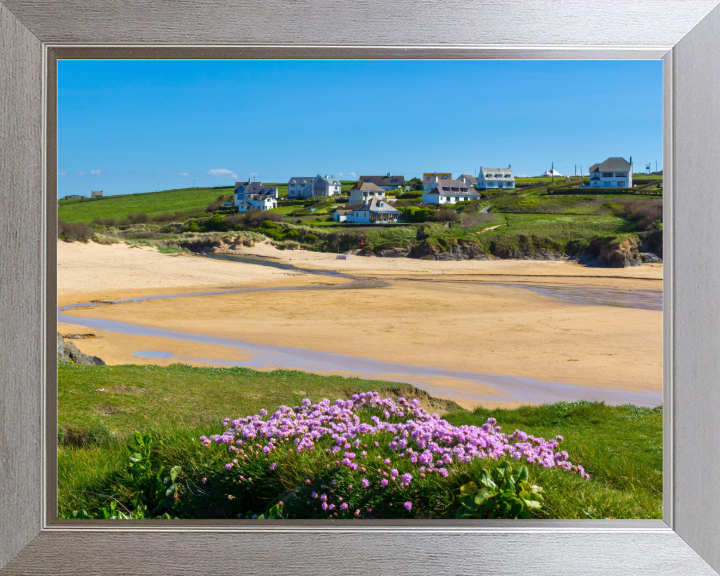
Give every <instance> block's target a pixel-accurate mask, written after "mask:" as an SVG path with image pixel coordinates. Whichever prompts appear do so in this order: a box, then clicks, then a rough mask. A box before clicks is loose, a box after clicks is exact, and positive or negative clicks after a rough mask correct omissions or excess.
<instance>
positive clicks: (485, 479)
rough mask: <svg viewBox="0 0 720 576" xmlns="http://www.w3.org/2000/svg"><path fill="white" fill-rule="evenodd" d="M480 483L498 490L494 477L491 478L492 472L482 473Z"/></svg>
mask: <svg viewBox="0 0 720 576" xmlns="http://www.w3.org/2000/svg"><path fill="white" fill-rule="evenodd" d="M480 482H481V483H482V484H483V485H485V486H487V487H488V488H497V484H495V482H494V481H493V479H492V477H491V476H490V472H488V471H487V470H483V471H482V472H480Z"/></svg>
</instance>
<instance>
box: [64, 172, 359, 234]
mask: <svg viewBox="0 0 720 576" xmlns="http://www.w3.org/2000/svg"><path fill="white" fill-rule="evenodd" d="M341 183H342V190H343V192H346V191H347V190H350V189H351V188H352V187H353V186H354V185H355V184H356V182H355V181H354V180H353V181H341ZM275 185H276V186H277V187H278V195H279V196H280V198H283V197H285V196H287V194H288V186H287V184H280V183H278V184H275ZM232 190H233V187H232V186H227V187H218V188H177V189H174V190H161V191H160V192H140V193H138V194H121V195H117V196H106V197H104V198H83V199H82V200H61V201H60V202H58V218H59V219H60V220H63V221H65V222H83V223H85V224H90V223H91V222H92V220H93V218H104V219H106V218H114V219H116V220H120V219H122V218H127V216H128V214H138V213H145V214H147V215H148V216H149V217H150V218H152V217H153V216H156V215H158V214H163V213H166V212H170V213H173V214H174V213H175V212H183V213H189V212H203V211H204V210H205V209H206V208H207V207H208V205H210V204H211V203H213V202H215V201H216V199H217V197H218V196H220V195H221V194H232Z"/></svg>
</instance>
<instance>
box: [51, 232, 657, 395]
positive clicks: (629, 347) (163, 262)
mask: <svg viewBox="0 0 720 576" xmlns="http://www.w3.org/2000/svg"><path fill="white" fill-rule="evenodd" d="M243 252H244V253H246V254H248V255H256V256H262V257H265V258H272V259H276V260H277V261H281V262H286V263H289V264H293V265H295V266H298V267H306V268H312V269H318V270H338V271H343V272H347V273H349V274H352V275H355V276H357V277H360V278H370V277H373V278H379V279H382V280H383V281H384V282H385V284H386V285H385V286H383V287H376V288H354V287H353V288H350V289H332V290H327V289H324V290H307V289H305V290H297V289H294V290H273V291H264V290H263V289H265V288H278V287H295V288H297V287H307V286H311V285H317V284H325V285H338V284H347V283H348V282H350V281H349V280H347V279H343V278H336V277H329V276H316V275H310V274H304V273H301V272H297V271H288V270H278V269H275V268H271V267H267V266H259V265H255V264H247V263H241V262H227V261H222V260H212V259H209V258H202V257H194V256H186V255H171V254H161V253H159V252H157V251H156V250H155V249H151V248H142V249H139V248H129V247H128V246H126V245H124V244H116V245H113V246H101V245H97V244H92V243H88V244H86V245H85V244H78V243H72V244H68V243H64V242H60V243H59V244H58V302H59V304H61V305H63V304H71V303H80V302H89V301H92V300H107V299H119V298H133V297H140V296H156V295H161V294H187V293H193V292H204V291H211V290H215V289H217V290H227V289H231V288H257V289H261V290H259V291H252V292H239V293H228V294H220V295H217V294H216V295H205V296H185V297H182V298H167V299H156V300H145V301H140V302H127V303H122V304H114V305H104V306H97V307H89V308H83V309H75V310H73V311H72V315H73V316H75V317H77V318H83V319H85V318H95V319H97V318H102V319H105V320H109V321H115V322H122V323H126V324H131V325H135V326H141V327H153V328H156V329H160V330H170V331H178V332H184V333H192V334H202V335H207V336H212V337H217V338H220V339H225V340H224V341H226V342H230V341H243V342H249V343H255V344H258V345H263V346H281V347H287V348H288V349H294V350H298V349H299V350H300V351H301V352H302V351H303V350H305V351H308V354H310V352H317V353H329V354H333V355H339V356H340V357H343V358H345V359H344V360H341V361H340V362H339V366H338V369H337V370H335V371H334V373H341V374H343V375H347V376H353V375H361V374H358V373H357V371H354V369H353V367H354V365H355V363H354V361H353V359H354V358H357V359H368V360H372V361H375V362H382V363H387V364H388V365H392V364H399V365H412V366H421V367H434V368H437V369H441V370H443V371H445V372H444V373H443V374H445V376H443V377H438V376H433V375H427V376H423V375H416V380H415V381H414V383H416V384H417V385H423V384H424V385H426V387H427V389H428V390H432V392H431V393H433V394H436V395H438V396H444V397H448V398H452V399H454V400H456V401H459V402H460V403H461V404H463V405H465V406H468V407H469V406H472V405H477V404H479V403H483V404H503V403H508V404H516V403H517V402H516V401H511V400H508V398H507V397H506V395H504V393H503V392H502V391H501V390H500V389H498V388H497V386H495V385H494V384H492V382H484V381H483V382H479V381H477V379H476V380H475V381H471V380H469V379H467V378H465V377H451V374H456V373H474V374H480V375H500V376H502V377H512V378H515V379H522V378H530V379H534V380H537V381H542V382H548V383H557V384H562V385H571V386H581V387H586V388H591V389H593V390H597V391H598V392H599V391H603V390H618V391H625V392H628V393H635V392H643V391H655V392H659V391H660V390H661V389H662V312H661V311H659V310H653V309H641V308H635V307H619V306H608V305H595V304H592V303H590V304H588V303H585V304H578V303H576V302H572V301H567V300H563V299H561V298H557V297H551V296H548V295H546V294H544V293H538V292H536V291H533V290H530V289H527V287H526V286H525V285H527V286H530V287H537V286H544V285H547V286H552V287H554V288H555V289H562V288H563V287H565V288H567V287H572V288H574V289H588V290H591V291H592V290H597V291H604V293H605V292H608V291H609V293H610V294H612V293H613V292H612V291H623V292H626V293H630V294H632V293H633V292H635V291H637V292H641V293H645V294H659V293H661V290H662V282H661V280H662V265H644V266H641V267H637V268H625V269H607V268H588V267H585V266H580V265H578V264H574V263H567V262H540V261H508V260H505V261H463V262H456V261H449V262H435V261H423V260H412V259H405V258H403V259H389V258H388V259H384V258H375V257H359V256H357V257H356V256H351V258H350V260H347V261H344V260H336V259H335V255H334V254H323V253H315V252H307V251H300V250H298V251H280V250H277V249H276V248H274V247H273V246H271V245H270V244H268V243H266V244H260V245H256V246H254V247H251V248H244V249H243ZM59 331H60V332H61V333H63V334H70V333H76V332H77V333H87V332H92V333H94V334H96V335H97V336H98V338H96V339H88V340H80V341H78V342H76V343H77V344H78V346H79V347H80V349H81V350H82V351H83V352H87V353H89V354H94V355H98V356H100V357H101V358H103V360H105V362H107V363H108V364H119V363H156V364H168V363H172V362H177V361H178V359H180V360H182V361H185V362H189V363H196V364H199V365H206V363H213V361H216V362H221V361H228V360H230V361H237V362H244V361H248V359H249V358H250V357H251V356H252V354H253V351H252V349H250V348H248V349H243V348H242V347H238V346H234V345H229V346H228V345H219V344H207V343H201V342H189V341H183V340H176V339H171V338H167V337H158V336H142V335H131V334H118V333H116V332H114V331H112V330H101V329H92V330H90V329H87V328H85V327H83V326H79V325H73V324H70V323H64V324H60V325H59ZM139 351H161V352H163V353H168V354H172V355H173V356H172V357H170V358H147V357H139V356H137V355H134V353H137V352H139ZM254 353H257V351H255V352H254ZM267 355H268V354H267V352H265V357H267ZM318 366H319V367H320V368H318V369H317V370H316V371H317V372H318V373H327V371H326V370H325V369H324V367H323V365H321V364H318ZM298 367H300V368H302V367H301V366H298ZM262 368H263V369H270V368H272V360H270V361H269V363H267V362H266V363H265V364H264V365H263V367H262ZM303 369H307V368H303ZM387 374H389V372H386V375H385V376H384V377H383V378H384V379H388V380H392V378H391V377H389V376H388V375H387ZM363 377H366V376H363ZM421 387H422V386H421ZM444 388H445V389H447V390H446V391H447V393H446V394H443V389H444ZM463 394H465V395H466V396H467V397H465V398H463ZM479 395H480V396H482V397H483V398H485V401H483V402H480V401H479V400H477V397H479ZM586 395H587V394H586ZM492 398H495V399H496V400H495V401H491V400H488V399H492Z"/></svg>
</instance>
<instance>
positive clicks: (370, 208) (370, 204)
mask: <svg viewBox="0 0 720 576" xmlns="http://www.w3.org/2000/svg"><path fill="white" fill-rule="evenodd" d="M401 215H402V212H400V210H397V209H395V208H393V207H392V206H390V204H388V203H387V202H385V200H378V199H377V198H371V199H370V200H368V201H367V202H366V203H365V204H363V205H362V206H360V207H359V208H355V209H354V210H353V211H352V222H354V223H355V224H378V223H383V222H397V221H398V218H400V216H401ZM347 221H348V222H350V219H349V218H348V220H347Z"/></svg>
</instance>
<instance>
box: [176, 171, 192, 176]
mask: <svg viewBox="0 0 720 576" xmlns="http://www.w3.org/2000/svg"><path fill="white" fill-rule="evenodd" d="M178 176H190V174H188V173H187V172H180V174H178Z"/></svg>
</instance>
